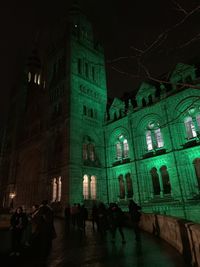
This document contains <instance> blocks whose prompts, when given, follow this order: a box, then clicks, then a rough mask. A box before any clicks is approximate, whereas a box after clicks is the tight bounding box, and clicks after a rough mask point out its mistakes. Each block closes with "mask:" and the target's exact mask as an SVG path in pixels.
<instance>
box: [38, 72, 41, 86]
mask: <svg viewBox="0 0 200 267" xmlns="http://www.w3.org/2000/svg"><path fill="white" fill-rule="evenodd" d="M40 79H41V76H40V74H39V75H38V80H37V83H38V85H40Z"/></svg>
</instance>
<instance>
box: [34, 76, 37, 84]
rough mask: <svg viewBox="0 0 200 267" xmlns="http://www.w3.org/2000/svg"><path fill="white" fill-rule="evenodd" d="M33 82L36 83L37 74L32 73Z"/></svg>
mask: <svg viewBox="0 0 200 267" xmlns="http://www.w3.org/2000/svg"><path fill="white" fill-rule="evenodd" d="M34 83H37V74H35V75H34Z"/></svg>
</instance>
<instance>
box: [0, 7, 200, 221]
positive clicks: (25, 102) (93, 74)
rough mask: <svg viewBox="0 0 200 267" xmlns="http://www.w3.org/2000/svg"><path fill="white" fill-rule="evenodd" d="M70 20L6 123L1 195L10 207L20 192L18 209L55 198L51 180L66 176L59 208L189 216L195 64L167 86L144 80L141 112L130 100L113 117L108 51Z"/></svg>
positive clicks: (195, 181) (117, 105)
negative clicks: (81, 205)
mask: <svg viewBox="0 0 200 267" xmlns="http://www.w3.org/2000/svg"><path fill="white" fill-rule="evenodd" d="M66 24H67V25H65V23H64V24H63V22H62V25H61V26H57V27H55V29H53V30H52V34H51V38H50V41H49V43H48V45H49V48H48V49H47V51H45V52H46V55H45V60H44V66H39V67H38V66H37V64H38V59H37V58H36V57H35V56H34V62H32V64H33V63H34V64H36V65H34V66H32V68H31V69H30V70H31V71H34V72H35V71H37V72H38V73H40V74H41V75H42V76H41V77H42V81H43V83H42V84H36V83H34V82H33V81H32V82H29V83H27V81H26V82H24V84H23V86H22V88H21V91H20V90H19V92H18V93H16V95H14V97H13V99H14V100H12V103H13V102H14V103H15V104H16V109H14V108H13V110H16V112H15V111H14V112H15V116H14V117H12V115H13V113H11V115H10V118H16V120H15V121H14V122H13V123H11V122H8V127H7V136H6V139H7V140H6V142H5V143H6V144H7V145H6V147H7V151H6V152H5V155H4V158H3V159H2V160H1V162H2V164H1V168H2V170H4V172H3V171H1V183H0V184H3V187H4V188H5V190H4V192H3V194H1V195H2V196H1V199H4V200H5V199H6V201H5V203H7V205H8V204H9V193H11V192H12V191H15V193H16V198H15V203H16V205H18V204H19V205H22V204H24V205H25V206H27V207H28V206H31V205H32V204H34V203H33V202H35V203H37V202H38V203H39V202H40V201H41V200H42V199H43V198H47V199H48V200H49V201H52V191H53V187H52V182H53V179H54V178H55V177H61V181H62V192H61V199H60V200H59V201H57V200H54V202H60V203H59V205H60V204H61V206H62V207H64V206H65V205H66V203H67V202H69V203H71V204H72V203H77V202H82V201H84V200H85V202H86V203H87V204H88V205H89V204H91V202H93V200H96V201H103V202H106V203H107V202H116V201H117V202H119V203H120V205H122V206H123V205H124V207H127V203H128V200H129V199H134V200H136V201H137V202H139V203H140V204H141V205H142V206H143V210H144V211H152V212H162V211H163V212H167V213H168V214H170V215H176V214H178V209H179V207H185V209H187V210H188V212H189V210H190V208H191V209H192V207H194V206H195V205H197V203H199V200H200V194H199V192H200V149H199V145H200V117H198V114H200V90H199V89H198V87H199V84H198V80H197V77H196V73H197V71H196V69H195V67H194V66H192V65H191V66H190V65H186V64H177V66H176V68H175V69H174V70H172V74H171V76H170V78H169V80H168V84H167V85H164V84H155V83H154V84H152V83H151V82H146V81H145V82H143V83H142V84H141V86H140V88H139V90H138V92H137V94H136V102H137V106H136V107H135V106H134V107H133V105H132V102H131V100H132V99H129V100H128V102H127V103H125V102H124V101H122V100H121V99H117V98H115V99H114V100H113V102H112V105H111V106H110V108H109V111H108V114H107V113H106V104H107V88H106V75H105V60H104V51H103V48H102V47H101V45H100V44H99V43H98V42H97V41H96V40H95V38H94V36H93V31H92V25H91V23H90V22H89V21H88V20H87V19H86V17H85V16H84V15H82V14H81V13H80V10H78V9H77V10H73V12H72V11H71V13H70V14H69V20H68V21H66ZM36 66H37V68H36ZM27 74H28V73H27V71H26V75H27ZM44 82H45V83H44ZM183 83H184V86H183ZM44 85H45V86H44ZM190 85H191V86H190ZM192 85H193V86H192ZM194 85H197V88H196V89H195V86H194ZM158 91H159V94H158ZM13 106H14V105H13ZM35 107H37V109H36V108H35ZM11 110H12V109H11ZM12 112H13V111H12ZM191 118H192V120H194V122H191V121H190V119H191ZM186 119H187V121H186ZM191 123H192V124H191ZM9 124H10V125H9ZM186 125H187V127H189V128H187V129H186ZM188 134H189V135H190V137H188ZM191 135H194V136H192V137H191ZM8 162H10V165H9V164H8ZM3 173H4V174H3ZM5 173H6V174H5ZM29 173H30V174H29ZM84 175H87V177H88V183H91V181H92V177H93V178H95V181H96V185H95V196H94V195H93V196H92V194H91V193H92V192H91V188H89V184H88V192H86V191H87V190H86V188H84ZM2 177H3V179H4V180H3V181H4V182H3V183H2ZM27 188H28V189H27ZM84 190H85V192H84ZM1 202H2V201H1ZM54 204H58V203H54ZM196 210H197V209H196ZM184 212H185V211H181V212H180V213H179V215H180V216H184ZM195 214H196V215H195V216H196V217H197V214H198V212H197V213H195ZM196 217H195V218H196Z"/></svg>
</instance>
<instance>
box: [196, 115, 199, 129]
mask: <svg viewBox="0 0 200 267" xmlns="http://www.w3.org/2000/svg"><path fill="white" fill-rule="evenodd" d="M196 120H197V125H198V127H199V129H200V114H198V115H197V116H196Z"/></svg>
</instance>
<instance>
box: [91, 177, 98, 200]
mask: <svg viewBox="0 0 200 267" xmlns="http://www.w3.org/2000/svg"><path fill="white" fill-rule="evenodd" d="M96 191H97V189H96V177H95V176H94V175H92V176H91V181H90V194H91V199H93V200H95V199H96V193H97V192H96Z"/></svg>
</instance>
